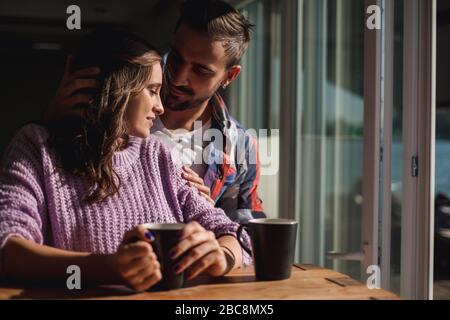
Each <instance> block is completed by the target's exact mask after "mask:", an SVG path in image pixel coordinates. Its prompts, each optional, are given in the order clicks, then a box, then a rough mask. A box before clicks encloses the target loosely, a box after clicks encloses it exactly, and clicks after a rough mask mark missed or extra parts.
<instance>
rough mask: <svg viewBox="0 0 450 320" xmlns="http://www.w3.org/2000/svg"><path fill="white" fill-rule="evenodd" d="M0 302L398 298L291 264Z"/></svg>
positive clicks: (35, 292) (7, 289) (27, 294)
mask: <svg viewBox="0 0 450 320" xmlns="http://www.w3.org/2000/svg"><path fill="white" fill-rule="evenodd" d="M0 299H132V300H143V299H151V300H154V299H167V300H189V299H198V300H265V299H271V300H285V299H288V300H302V299H314V300H315V299H375V300H378V299H389V300H391V299H399V298H398V297H397V296H396V295H394V294H393V293H390V292H387V291H384V290H379V289H372V290H370V289H368V288H367V287H366V286H365V285H364V284H362V283H360V282H358V281H355V280H353V279H351V278H349V277H348V276H346V275H344V274H341V273H338V272H336V271H333V270H329V269H323V268H320V267H317V266H313V265H294V266H293V267H292V276H291V278H290V279H287V280H281V281H256V280H255V276H254V271H253V268H251V267H250V268H244V269H238V270H235V271H233V272H232V273H230V274H229V275H227V276H225V277H222V278H208V277H199V278H197V279H194V280H192V281H190V282H188V283H186V285H185V287H184V288H182V289H178V290H171V291H162V292H139V293H136V292H134V291H132V290H129V289H127V288H126V287H122V286H99V287H95V288H84V289H82V290H68V289H62V288H49V287H46V288H44V287H42V286H41V287H31V286H29V287H27V288H23V287H18V286H14V285H5V284H0Z"/></svg>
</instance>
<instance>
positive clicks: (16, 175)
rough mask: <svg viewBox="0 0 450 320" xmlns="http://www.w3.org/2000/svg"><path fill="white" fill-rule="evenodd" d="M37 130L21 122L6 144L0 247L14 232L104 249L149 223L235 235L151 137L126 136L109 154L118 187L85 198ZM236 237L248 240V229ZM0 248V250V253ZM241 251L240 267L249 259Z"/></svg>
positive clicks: (60, 244) (82, 186)
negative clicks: (192, 225)
mask: <svg viewBox="0 0 450 320" xmlns="http://www.w3.org/2000/svg"><path fill="white" fill-rule="evenodd" d="M47 137H48V134H47V131H46V129H45V128H43V127H41V126H38V125H34V124H30V125H27V126H25V127H23V128H22V129H21V130H20V131H19V132H18V133H17V135H16V136H15V137H14V139H13V140H12V142H11V144H10V145H9V147H8V148H7V150H6V152H5V155H4V158H3V163H2V168H1V170H2V171H1V174H0V250H1V249H2V248H3V246H4V245H5V243H6V240H7V239H8V238H9V237H10V236H12V235H16V236H20V237H23V238H25V239H29V240H32V241H34V242H36V243H39V244H46V245H50V246H53V247H56V248H61V249H66V250H71V251H81V252H93V253H112V252H115V251H116V250H117V248H118V246H119V245H120V243H121V241H122V238H123V235H124V234H125V232H126V231H127V230H130V229H132V228H133V227H135V226H136V225H138V224H141V223H149V222H188V221H191V220H195V221H197V222H198V223H200V224H201V225H202V226H203V227H204V228H205V229H208V230H211V231H213V232H214V233H215V234H216V236H220V235H226V234H228V235H234V236H235V235H236V231H237V228H238V224H236V223H234V222H232V221H231V220H230V219H229V218H228V217H227V216H226V215H225V213H224V212H223V211H222V210H221V209H219V208H214V207H213V206H212V205H211V204H210V203H209V202H208V201H206V200H205V199H204V198H203V197H201V196H200V195H199V194H198V191H197V190H196V189H195V188H193V187H189V186H188V185H187V184H186V182H185V181H184V180H183V179H182V178H181V171H180V168H178V167H177V166H176V165H175V164H174V163H173V162H172V159H171V153H170V150H168V149H167V148H166V147H165V146H164V145H163V144H162V143H161V142H160V141H159V139H156V138H153V137H150V138H147V139H142V138H137V137H130V140H129V144H128V146H127V148H126V149H124V150H122V151H120V152H117V153H115V154H114V156H113V166H114V170H115V171H116V172H117V174H118V175H119V176H120V179H121V186H120V189H119V193H117V194H115V195H113V196H110V197H108V198H106V199H105V200H104V201H102V202H98V203H94V204H87V203H86V202H84V201H83V197H84V196H85V195H86V192H87V190H88V188H89V184H88V183H87V181H86V180H85V178H81V177H78V176H74V175H72V174H69V173H65V172H61V170H59V169H55V168H56V152H55V151H54V150H53V149H50V148H49V147H48V146H47ZM244 240H245V242H246V244H247V245H249V242H248V241H249V238H248V235H247V234H245V233H244ZM0 253H1V251H0ZM243 253H244V265H248V264H250V263H251V258H250V257H249V256H248V255H247V254H246V253H245V252H243Z"/></svg>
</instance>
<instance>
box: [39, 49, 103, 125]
mask: <svg viewBox="0 0 450 320" xmlns="http://www.w3.org/2000/svg"><path fill="white" fill-rule="evenodd" d="M71 63H72V56H68V57H67V60H66V64H65V67H64V74H63V78H62V80H61V82H60V84H59V87H58V89H57V91H56V94H55V96H54V97H53V99H52V101H51V102H50V105H49V107H48V109H47V110H46V112H45V114H44V117H43V121H44V122H49V121H51V120H53V119H57V118H59V117H64V116H68V115H80V116H81V115H82V114H83V110H81V109H76V108H74V107H75V106H76V105H77V104H79V103H89V102H90V101H91V100H92V99H93V98H94V97H93V96H92V95H89V94H85V93H79V92H78V91H79V90H82V89H92V88H97V87H98V86H99V83H98V81H97V80H96V79H95V78H94V77H95V76H97V75H98V74H100V69H99V68H97V67H90V68H86V69H81V70H77V71H76V72H74V73H72V74H70V66H71Z"/></svg>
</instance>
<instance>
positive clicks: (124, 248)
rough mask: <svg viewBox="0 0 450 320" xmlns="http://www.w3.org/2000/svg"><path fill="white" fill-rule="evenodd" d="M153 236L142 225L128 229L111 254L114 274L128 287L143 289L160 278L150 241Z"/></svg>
mask: <svg viewBox="0 0 450 320" xmlns="http://www.w3.org/2000/svg"><path fill="white" fill-rule="evenodd" d="M151 241H153V236H152V235H151V233H149V232H148V231H147V229H146V228H144V227H143V226H137V227H136V228H134V229H132V230H130V231H128V232H127V233H126V234H125V236H124V239H123V241H122V244H121V245H120V247H119V249H118V250H117V252H116V253H115V254H114V255H113V266H114V269H115V271H116V274H117V275H118V276H119V277H120V279H121V280H122V281H123V282H124V283H125V284H126V285H127V286H128V287H130V288H132V289H134V290H137V291H144V290H147V289H148V288H150V287H151V286H153V285H154V284H156V283H157V282H159V281H160V280H161V278H162V275H161V270H160V264H159V262H158V259H157V257H156V254H155V253H154V252H153V249H152V246H151V244H150V242H151Z"/></svg>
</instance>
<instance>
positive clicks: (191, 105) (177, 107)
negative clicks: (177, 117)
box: [164, 92, 215, 111]
mask: <svg viewBox="0 0 450 320" xmlns="http://www.w3.org/2000/svg"><path fill="white" fill-rule="evenodd" d="M214 93H215V92H214ZM214 93H212V94H210V95H208V96H206V97H202V98H198V99H193V100H187V101H183V102H178V103H177V102H174V103H168V102H167V100H166V101H165V102H164V107H165V108H167V109H170V110H172V111H184V110H189V109H195V108H197V107H198V106H200V105H201V104H203V102H205V101H207V100H209V99H211V97H212V96H213V95H214Z"/></svg>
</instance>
